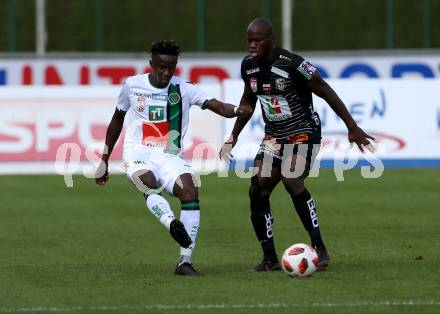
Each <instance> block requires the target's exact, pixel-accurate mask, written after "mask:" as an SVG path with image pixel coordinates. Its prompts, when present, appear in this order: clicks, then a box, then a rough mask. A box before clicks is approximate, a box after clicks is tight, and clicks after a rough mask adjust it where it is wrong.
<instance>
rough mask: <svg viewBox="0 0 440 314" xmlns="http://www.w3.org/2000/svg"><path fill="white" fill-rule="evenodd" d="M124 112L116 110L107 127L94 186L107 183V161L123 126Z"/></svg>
mask: <svg viewBox="0 0 440 314" xmlns="http://www.w3.org/2000/svg"><path fill="white" fill-rule="evenodd" d="M125 114H126V112H125V111H122V110H119V109H117V108H116V110H115V113H114V114H113V117H112V120H111V121H110V124H109V125H108V127H107V133H106V135H105V149H104V153H103V155H102V160H101V164H100V165H99V167H98V170H97V171H96V173H95V181H96V184H99V185H104V184H106V183H107V181H108V179H109V176H108V160H109V158H110V155H111V153H112V151H113V148H114V147H115V143H116V141H117V140H118V138H119V135H120V134H121V131H122V127H123V125H124V118H125Z"/></svg>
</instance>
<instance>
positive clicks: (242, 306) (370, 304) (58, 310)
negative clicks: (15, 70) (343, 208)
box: [0, 300, 440, 313]
mask: <svg viewBox="0 0 440 314" xmlns="http://www.w3.org/2000/svg"><path fill="white" fill-rule="evenodd" d="M391 306H400V307H412V306H440V301H435V300H428V301H417V300H409V301H380V302H368V301H364V302H347V303H310V304H287V303H268V304H264V303H260V304H180V305H179V304H177V305H165V304H156V305H114V306H112V305H102V306H72V307H27V308H26V307H21V308H0V313H26V312H27V313H41V312H50V313H62V312H78V311H102V312H106V311H107V312H108V311H122V310H137V311H141V310H206V309H225V310H231V309H256V308H259V309H266V308H267V309H274V308H338V307H340V308H347V307H353V308H356V307H360V308H362V307H391Z"/></svg>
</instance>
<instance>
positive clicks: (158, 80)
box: [150, 54, 177, 88]
mask: <svg viewBox="0 0 440 314" xmlns="http://www.w3.org/2000/svg"><path fill="white" fill-rule="evenodd" d="M150 66H151V68H152V72H151V76H152V79H153V85H154V86H155V87H158V88H163V87H166V86H167V85H168V83H169V82H170V80H171V78H172V77H173V74H174V72H175V71H176V66H177V56H173V55H162V54H154V55H152V56H151V60H150Z"/></svg>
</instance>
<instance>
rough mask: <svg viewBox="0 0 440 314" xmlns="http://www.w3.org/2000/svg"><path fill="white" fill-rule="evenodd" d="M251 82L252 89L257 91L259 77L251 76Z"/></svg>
mask: <svg viewBox="0 0 440 314" xmlns="http://www.w3.org/2000/svg"><path fill="white" fill-rule="evenodd" d="M250 84H251V89H252V91H253V92H254V93H256V92H257V89H258V84H257V78H256V77H251V78H250Z"/></svg>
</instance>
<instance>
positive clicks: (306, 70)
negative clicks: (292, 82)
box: [292, 56, 316, 81]
mask: <svg viewBox="0 0 440 314" xmlns="http://www.w3.org/2000/svg"><path fill="white" fill-rule="evenodd" d="M292 65H293V69H292V72H293V76H294V77H298V78H300V79H302V80H306V81H310V80H311V79H312V76H313V74H314V73H315V72H316V68H315V67H314V66H313V65H312V64H311V63H310V62H309V61H306V60H304V59H303V58H302V57H300V56H297V58H295V60H293V62H292Z"/></svg>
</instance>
